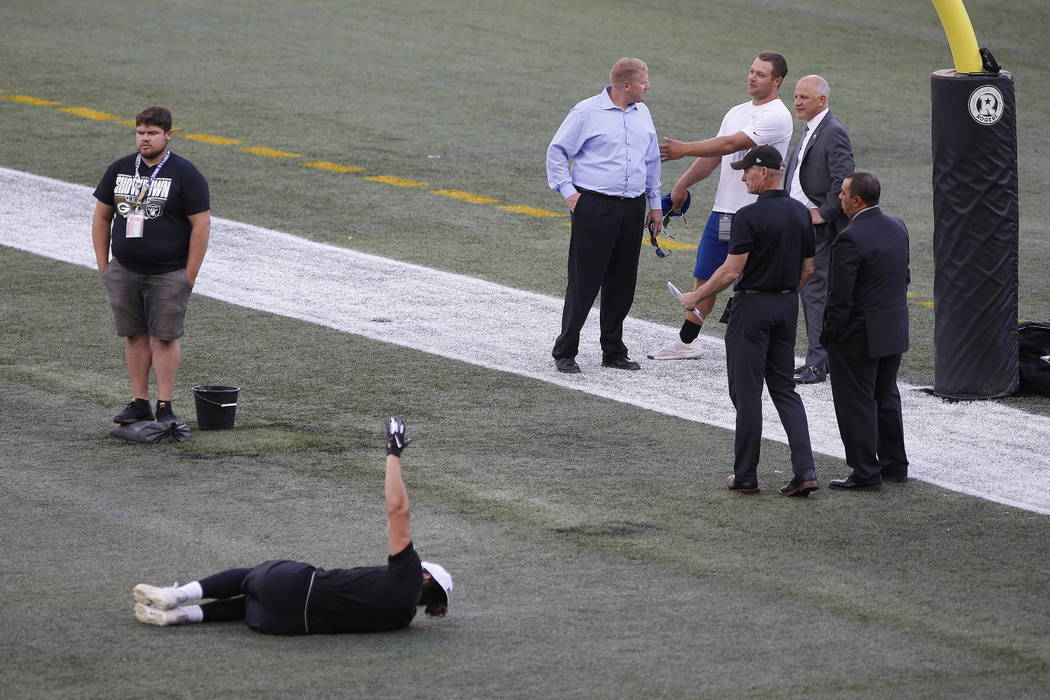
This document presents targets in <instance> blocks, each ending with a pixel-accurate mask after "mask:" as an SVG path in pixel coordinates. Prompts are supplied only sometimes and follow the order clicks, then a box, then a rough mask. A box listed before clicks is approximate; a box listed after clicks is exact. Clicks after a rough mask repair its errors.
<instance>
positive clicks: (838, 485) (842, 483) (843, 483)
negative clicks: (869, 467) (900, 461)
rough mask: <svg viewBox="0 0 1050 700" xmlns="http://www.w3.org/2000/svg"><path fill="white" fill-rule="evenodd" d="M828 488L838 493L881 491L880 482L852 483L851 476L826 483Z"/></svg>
mask: <svg viewBox="0 0 1050 700" xmlns="http://www.w3.org/2000/svg"><path fill="white" fill-rule="evenodd" d="M828 488H832V489H838V490H840V491H881V490H882V482H881V481H865V482H859V481H854V480H853V476H852V475H850V476H847V477H846V478H845V479H838V480H835V481H829V482H828Z"/></svg>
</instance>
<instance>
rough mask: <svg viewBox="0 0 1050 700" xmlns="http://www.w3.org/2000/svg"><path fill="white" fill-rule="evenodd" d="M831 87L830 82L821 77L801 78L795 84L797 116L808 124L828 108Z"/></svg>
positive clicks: (808, 76)
mask: <svg viewBox="0 0 1050 700" xmlns="http://www.w3.org/2000/svg"><path fill="white" fill-rule="evenodd" d="M829 97H831V87H830V86H829V85H828V81H826V80H824V78H822V77H820V76H819V75H807V76H805V77H804V78H799V81H798V82H797V83H796V84H795V101H794V104H795V116H797V117H798V118H799V119H801V120H802V121H804V122H808V121H809V120H810V119H812V118H813V117H815V116H817V115H818V114H820V113H821V112H823V111H824V110H825V109H827V108H828V98H829Z"/></svg>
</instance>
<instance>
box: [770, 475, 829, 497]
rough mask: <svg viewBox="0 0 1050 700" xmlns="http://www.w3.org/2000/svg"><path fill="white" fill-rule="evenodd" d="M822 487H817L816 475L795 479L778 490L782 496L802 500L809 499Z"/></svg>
mask: <svg viewBox="0 0 1050 700" xmlns="http://www.w3.org/2000/svg"><path fill="white" fill-rule="evenodd" d="M819 488H820V487H819V486H818V485H817V475H816V474H806V475H804V476H802V477H798V476H796V477H793V478H792V479H791V481H789V482H787V483H786V484H784V486H783V487H781V488H780V489H778V490H777V493H779V494H780V495H781V496H798V497H800V498H809V494H811V493H813V492H814V491H816V490H817V489H819Z"/></svg>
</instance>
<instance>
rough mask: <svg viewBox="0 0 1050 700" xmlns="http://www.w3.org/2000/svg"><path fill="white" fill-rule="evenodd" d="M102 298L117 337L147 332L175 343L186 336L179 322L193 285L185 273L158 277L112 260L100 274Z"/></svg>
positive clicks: (184, 311)
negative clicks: (103, 296)
mask: <svg viewBox="0 0 1050 700" xmlns="http://www.w3.org/2000/svg"><path fill="white" fill-rule="evenodd" d="M102 282H103V283H104V284H105V286H106V299H107V301H109V306H110V308H111V309H113V323H114V324H115V325H116V327H117V335H119V336H121V337H123V338H130V337H131V336H135V335H142V334H143V333H149V334H150V335H151V336H152V337H154V338H157V339H158V340H165V341H171V340H178V339H179V338H181V337H182V336H183V335H185V333H186V329H185V328H184V327H183V322H184V321H185V319H186V306H187V305H188V304H189V300H190V293H191V292H192V291H193V285H191V284H190V282H189V280H187V279H186V270H185V269H181V270H174V271H172V272H164V273H162V274H159V275H142V274H139V273H137V272H132V271H131V270H129V269H127V268H126V267H124V266H123V265H121V264H120V262H119V261H118V260H117V259H116V258H113V259H112V260H110V261H109V264H108V265H106V269H104V270H103V271H102Z"/></svg>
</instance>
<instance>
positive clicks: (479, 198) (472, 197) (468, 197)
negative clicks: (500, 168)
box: [430, 190, 499, 204]
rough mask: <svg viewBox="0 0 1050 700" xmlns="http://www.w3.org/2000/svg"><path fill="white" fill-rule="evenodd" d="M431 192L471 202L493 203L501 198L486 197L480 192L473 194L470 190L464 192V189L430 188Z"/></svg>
mask: <svg viewBox="0 0 1050 700" xmlns="http://www.w3.org/2000/svg"><path fill="white" fill-rule="evenodd" d="M430 194H437V195H441V196H442V197H451V198H452V199H458V200H461V201H464V202H470V203H472V204H492V203H494V202H498V201H499V200H498V199H496V198H495V197H485V196H483V195H480V194H471V193H470V192H464V191H463V190H430Z"/></svg>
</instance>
